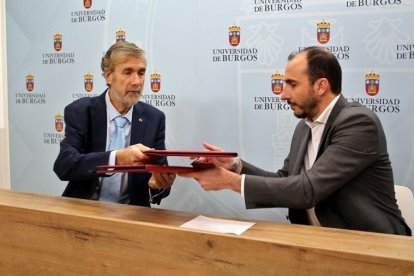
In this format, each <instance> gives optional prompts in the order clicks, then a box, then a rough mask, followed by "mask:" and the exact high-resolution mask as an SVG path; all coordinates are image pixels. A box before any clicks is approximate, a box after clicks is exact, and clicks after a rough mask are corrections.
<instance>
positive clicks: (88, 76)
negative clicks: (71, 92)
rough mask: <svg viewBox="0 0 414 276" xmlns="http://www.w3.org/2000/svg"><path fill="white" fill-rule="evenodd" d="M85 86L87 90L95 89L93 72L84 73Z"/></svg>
mask: <svg viewBox="0 0 414 276" xmlns="http://www.w3.org/2000/svg"><path fill="white" fill-rule="evenodd" d="M84 86H85V90H86V92H91V91H92V89H93V75H92V74H86V75H84Z"/></svg>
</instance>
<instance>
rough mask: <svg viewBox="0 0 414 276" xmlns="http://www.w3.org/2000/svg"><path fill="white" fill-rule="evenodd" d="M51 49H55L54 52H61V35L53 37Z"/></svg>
mask: <svg viewBox="0 0 414 276" xmlns="http://www.w3.org/2000/svg"><path fill="white" fill-rule="evenodd" d="M53 48H55V51H57V52H59V51H60V50H62V35H61V34H54V35H53Z"/></svg>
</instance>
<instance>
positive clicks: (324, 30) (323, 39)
mask: <svg viewBox="0 0 414 276" xmlns="http://www.w3.org/2000/svg"><path fill="white" fill-rule="evenodd" d="M316 27H317V31H316V36H317V39H318V42H319V43H320V44H326V43H328V42H329V39H330V37H331V24H330V23H329V22H326V21H325V20H323V21H322V22H319V23H318V24H316Z"/></svg>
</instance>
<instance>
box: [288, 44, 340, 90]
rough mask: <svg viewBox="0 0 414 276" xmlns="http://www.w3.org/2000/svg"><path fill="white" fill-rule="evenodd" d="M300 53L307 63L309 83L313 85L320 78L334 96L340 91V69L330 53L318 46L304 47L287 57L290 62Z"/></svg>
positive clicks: (336, 60)
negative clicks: (326, 81) (326, 83)
mask: <svg viewBox="0 0 414 276" xmlns="http://www.w3.org/2000/svg"><path fill="white" fill-rule="evenodd" d="M300 53H305V54H306V58H307V61H308V75H309V82H310V83H311V84H314V83H315V81H316V80H318V79H320V78H326V79H327V80H328V82H329V84H330V86H331V90H332V92H333V93H334V94H335V95H338V94H339V93H341V91H342V69H341V65H340V64H339V61H338V59H337V58H336V57H335V55H334V54H332V53H331V52H330V51H328V50H326V49H325V48H322V47H318V46H310V47H306V48H304V49H302V50H300V51H299V52H294V53H292V54H290V55H289V57H288V60H292V59H293V58H294V57H296V56H297V55H298V54H300Z"/></svg>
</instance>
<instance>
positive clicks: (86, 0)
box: [83, 0, 92, 9]
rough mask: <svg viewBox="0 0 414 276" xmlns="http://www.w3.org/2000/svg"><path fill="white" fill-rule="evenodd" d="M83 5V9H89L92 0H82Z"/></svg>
mask: <svg viewBox="0 0 414 276" xmlns="http://www.w3.org/2000/svg"><path fill="white" fill-rule="evenodd" d="M83 6H84V7H85V9H89V8H90V7H92V0H83Z"/></svg>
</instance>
